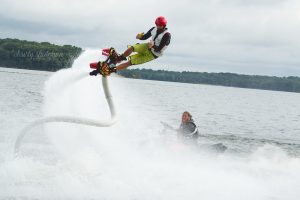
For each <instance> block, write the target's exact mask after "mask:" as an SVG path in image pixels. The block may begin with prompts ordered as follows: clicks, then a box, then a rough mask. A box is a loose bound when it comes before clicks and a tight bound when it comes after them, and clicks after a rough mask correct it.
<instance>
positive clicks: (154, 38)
mask: <svg viewBox="0 0 300 200" xmlns="http://www.w3.org/2000/svg"><path fill="white" fill-rule="evenodd" d="M155 25H156V27H152V28H151V29H150V30H149V31H148V32H147V33H146V34H144V33H139V34H137V36H136V39H139V40H147V39H148V38H150V37H151V40H150V42H148V43H141V44H139V43H138V44H135V45H132V46H129V47H128V49H127V50H126V51H125V52H124V53H123V54H121V55H119V54H118V53H116V51H115V49H114V48H110V49H105V50H103V52H102V53H104V54H106V55H107V56H108V58H107V60H106V61H104V62H97V63H91V64H90V67H91V68H93V69H95V70H93V71H92V72H90V75H91V76H96V75H97V74H98V73H100V74H102V75H103V76H108V75H110V74H111V73H112V72H117V71H119V70H123V69H126V68H127V67H129V66H131V65H139V64H143V63H146V62H149V61H151V60H154V59H156V58H158V57H160V56H162V55H163V52H164V50H165V49H166V48H167V47H168V45H169V44H170V40H171V34H170V33H169V32H168V28H167V27H166V26H167V20H166V18H165V17H163V16H159V17H157V18H156V20H155ZM133 52H135V54H132V53H133ZM131 54H132V55H131ZM127 59H128V60H127ZM122 61H126V62H123V63H121V62H122ZM118 63H121V64H119V65H117V66H116V64H118Z"/></svg>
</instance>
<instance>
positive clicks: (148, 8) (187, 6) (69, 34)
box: [0, 0, 300, 76]
mask: <svg viewBox="0 0 300 200" xmlns="http://www.w3.org/2000/svg"><path fill="white" fill-rule="evenodd" d="M0 4H1V7H0V30H1V31H0V37H1V38H7V37H9V38H19V39H26V40H33V41H49V42H52V43H56V44H71V45H76V46H80V47H83V48H99V49H100V48H103V47H111V46H113V47H116V49H117V50H118V51H120V52H122V51H123V50H125V49H126V46H127V45H128V44H134V43H137V42H139V41H137V40H136V39H135V36H136V34H137V33H138V32H146V31H148V30H149V29H150V28H151V27H152V26H154V20H155V18H156V17H157V16H159V15H163V16H165V17H166V18H167V19H168V27H169V31H170V32H171V34H172V40H171V44H170V46H169V48H168V49H167V50H166V53H165V55H164V56H163V57H162V58H159V59H157V60H155V61H154V62H151V63H149V64H145V65H142V66H139V67H147V68H148V67H151V68H155V69H157V68H160V69H168V70H189V71H207V72H233V73H242V74H259V75H276V76H300V56H299V55H300V48H299V47H300V1H299V0H181V1H175V0H173V1H171V0H168V1H166V0H152V1H143V0H105V1H104V0H0Z"/></svg>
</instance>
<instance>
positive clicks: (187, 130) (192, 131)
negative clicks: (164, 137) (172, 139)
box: [178, 119, 199, 140]
mask: <svg viewBox="0 0 300 200" xmlns="http://www.w3.org/2000/svg"><path fill="white" fill-rule="evenodd" d="M178 134H179V137H180V138H181V139H183V140H191V139H192V140H197V138H198V137H199V133H198V128H197V126H196V124H195V123H194V120H192V119H191V120H190V121H188V122H183V123H181V124H180V127H179V130H178Z"/></svg>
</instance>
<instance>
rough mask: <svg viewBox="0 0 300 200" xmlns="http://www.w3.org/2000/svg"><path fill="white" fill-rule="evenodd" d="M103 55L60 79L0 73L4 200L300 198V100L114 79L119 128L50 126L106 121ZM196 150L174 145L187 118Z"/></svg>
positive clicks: (89, 55)
mask: <svg viewBox="0 0 300 200" xmlns="http://www.w3.org/2000/svg"><path fill="white" fill-rule="evenodd" d="M97 59H99V58H98V52H95V51H86V52H85V53H84V54H83V55H82V56H80V57H79V58H78V59H77V60H76V61H75V63H74V64H73V67H72V68H71V69H66V70H61V71H58V72H56V73H49V72H39V71H30V70H16V69H7V68H0V92H1V95H0V113H1V115H0V125H1V130H0V149H1V151H0V199H122V200H123V199H134V200H136V199H149V200H153V199H164V200H165V199H172V200H173V199H222V200H226V199H228V200H229V199H230V200H233V199H239V200H240V199H249V200H250V199H251V200H253V199H255V200H257V199H272V200H274V199H285V200H286V199H295V200H296V199H297V200H298V199H299V198H300V192H299V188H300V103H299V102H300V101H299V100H300V94H297V93H288V92H275V91H264V90H254V89H241V88H229V87H220V86H209V85H193V84H183V83H170V82H160V81H146V80H134V79H126V78H122V77H118V76H112V77H109V83H110V88H111V92H112V95H113V97H114V101H115V104H116V108H117V112H118V122H117V124H116V125H114V126H112V127H107V128H97V127H90V126H84V125H78V124H66V123H51V124H46V125H45V126H39V127H35V128H33V129H32V130H30V131H29V132H28V133H27V135H26V136H25V137H24V139H23V140H22V143H21V146H20V152H19V155H18V156H17V157H15V156H14V145H15V141H16V138H17V137H18V135H19V134H20V132H21V130H22V129H23V128H24V127H25V126H26V125H28V124H30V123H31V122H33V121H35V120H37V119H40V118H42V117H46V116H61V115H68V116H71V117H81V118H90V119H96V120H102V119H109V117H110V115H109V109H108V107H107V103H106V101H105V97H104V94H103V90H102V85H101V77H99V76H98V77H89V76H86V77H85V78H83V79H76V77H77V76H78V75H80V74H82V73H88V72H89V69H88V63H89V62H92V61H95V60H97ZM186 110H187V111H189V112H190V113H191V114H192V115H193V118H194V120H195V122H196V124H197V125H198V127H199V130H200V133H201V137H200V138H199V141H198V143H199V147H201V146H203V147H206V146H209V145H213V144H216V143H222V144H223V145H225V146H226V147H227V150H226V151H225V152H223V153H221V152H215V151H210V150H208V149H207V148H199V149H197V150H195V149H192V148H190V147H189V146H184V145H181V144H180V143H178V141H177V140H176V134H175V133H174V132H172V131H166V130H165V129H164V126H163V125H162V123H161V122H165V123H168V124H170V125H171V126H173V127H175V128H177V127H178V126H179V124H180V119H181V114H182V112H183V111H186Z"/></svg>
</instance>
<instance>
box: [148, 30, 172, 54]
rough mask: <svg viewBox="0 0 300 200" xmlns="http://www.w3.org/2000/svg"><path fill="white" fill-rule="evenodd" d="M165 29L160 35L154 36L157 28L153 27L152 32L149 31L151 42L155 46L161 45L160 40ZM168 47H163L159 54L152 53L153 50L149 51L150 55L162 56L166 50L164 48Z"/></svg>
mask: <svg viewBox="0 0 300 200" xmlns="http://www.w3.org/2000/svg"><path fill="white" fill-rule="evenodd" d="M167 32H168V31H167V29H165V30H164V31H163V32H161V33H160V34H158V35H157V34H156V33H157V28H156V27H155V28H154V29H153V30H152V31H151V36H152V42H154V45H155V46H157V47H158V46H159V45H160V43H161V40H162V38H163V36H164V35H165V34H166V33H167ZM167 47H168V45H166V46H164V47H163V48H162V49H161V50H160V52H156V51H154V49H151V51H152V53H153V54H154V55H156V56H157V57H159V56H162V54H163V52H164V50H166V48H167Z"/></svg>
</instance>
